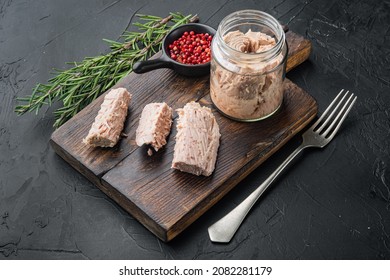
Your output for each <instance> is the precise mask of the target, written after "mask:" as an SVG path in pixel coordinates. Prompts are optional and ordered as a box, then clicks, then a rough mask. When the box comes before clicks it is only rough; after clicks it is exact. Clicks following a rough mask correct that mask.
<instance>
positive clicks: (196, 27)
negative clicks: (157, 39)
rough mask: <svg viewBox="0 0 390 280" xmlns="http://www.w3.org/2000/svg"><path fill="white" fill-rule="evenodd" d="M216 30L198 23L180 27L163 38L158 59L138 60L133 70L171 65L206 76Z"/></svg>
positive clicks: (177, 70)
mask: <svg viewBox="0 0 390 280" xmlns="http://www.w3.org/2000/svg"><path fill="white" fill-rule="evenodd" d="M215 33H216V30H215V29H214V28H212V27H210V26H208V25H205V24H200V23H189V24H184V25H182V26H179V27H177V28H175V29H173V30H172V31H171V32H170V33H168V35H167V36H166V37H165V38H164V40H163V43H162V54H161V56H160V57H159V58H157V59H151V60H147V61H140V62H137V63H135V64H134V66H133V71H134V72H135V73H138V74H141V73H146V72H149V71H152V70H155V69H159V68H170V69H173V70H174V71H176V72H177V73H178V74H180V75H184V76H192V77H196V76H203V75H207V74H209V73H210V59H211V48H210V46H211V41H212V39H213V37H214V35H215Z"/></svg>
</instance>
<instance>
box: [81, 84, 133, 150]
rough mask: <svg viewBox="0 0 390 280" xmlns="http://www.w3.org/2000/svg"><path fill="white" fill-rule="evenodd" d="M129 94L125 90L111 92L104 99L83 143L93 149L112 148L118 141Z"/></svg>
mask: <svg viewBox="0 0 390 280" xmlns="http://www.w3.org/2000/svg"><path fill="white" fill-rule="evenodd" d="M130 100H131V94H130V93H129V92H128V91H127V90H126V89H125V88H117V89H113V90H111V91H110V92H109V93H107V95H106V96H105V97H104V101H103V103H102V105H101V107H100V110H99V112H98V114H97V116H96V118H95V121H94V123H93V124H92V127H91V129H90V130H89V133H88V135H87V137H85V138H84V139H83V142H84V143H85V144H87V145H90V146H93V147H97V146H99V147H113V146H115V144H116V143H117V142H118V140H119V136H120V134H121V132H122V129H123V125H124V122H125V120H126V116H127V110H128V107H129V103H130Z"/></svg>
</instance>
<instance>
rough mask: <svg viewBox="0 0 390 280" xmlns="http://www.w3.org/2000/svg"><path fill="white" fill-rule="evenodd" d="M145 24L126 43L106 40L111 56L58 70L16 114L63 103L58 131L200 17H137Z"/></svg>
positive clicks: (127, 34)
mask: <svg viewBox="0 0 390 280" xmlns="http://www.w3.org/2000/svg"><path fill="white" fill-rule="evenodd" d="M137 16H138V17H139V18H140V20H141V21H142V23H134V26H136V27H138V29H139V31H138V32H135V31H131V32H128V31H126V32H124V33H123V35H122V38H123V42H117V41H112V40H108V39H104V41H105V42H106V43H108V44H109V45H110V48H111V52H109V53H107V54H104V55H99V56H96V57H86V58H84V60H82V61H81V62H71V63H69V64H70V65H72V68H70V69H67V70H58V69H55V70H54V71H55V72H54V74H55V76H54V77H53V78H51V79H50V80H49V81H48V83H46V84H41V83H39V84H37V85H36V86H35V88H34V90H33V92H32V94H31V95H30V96H27V97H22V98H18V102H19V103H22V104H18V105H17V106H16V107H15V112H16V113H17V114H19V115H22V114H24V113H26V112H34V111H35V113H36V114H37V113H38V112H39V110H40V109H41V108H42V106H43V105H48V106H51V105H52V103H53V102H56V101H61V102H62V105H63V106H62V107H61V108H59V109H57V110H55V111H54V115H55V122H54V127H56V128H58V127H59V126H61V125H62V124H64V123H65V122H66V121H67V120H69V119H70V118H71V117H73V116H74V115H76V114H77V113H78V112H79V111H80V110H82V109H83V108H84V107H85V106H87V105H88V104H90V103H91V102H92V101H93V100H95V99H96V98H97V97H98V96H99V95H100V94H101V93H103V92H105V91H106V90H108V89H109V88H111V87H112V86H113V85H115V84H116V83H117V82H118V81H119V80H120V79H121V78H123V77H125V76H126V75H128V74H129V73H130V72H131V71H132V67H133V64H134V63H135V62H137V61H139V60H145V59H147V58H148V57H150V56H152V55H153V54H155V53H156V52H158V51H159V50H160V49H161V42H162V41H163V39H164V37H165V36H166V34H167V33H168V32H169V31H171V30H172V29H173V28H175V27H177V26H179V25H182V24H185V23H188V22H195V21H197V20H198V18H197V16H194V17H192V16H191V15H187V16H184V15H181V14H180V13H171V14H170V15H169V16H167V17H165V18H161V17H157V16H151V15H137Z"/></svg>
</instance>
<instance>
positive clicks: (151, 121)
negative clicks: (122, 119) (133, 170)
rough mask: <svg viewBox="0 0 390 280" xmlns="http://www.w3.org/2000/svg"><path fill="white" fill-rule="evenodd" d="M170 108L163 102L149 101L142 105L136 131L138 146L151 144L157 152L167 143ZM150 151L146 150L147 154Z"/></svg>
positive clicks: (169, 128) (170, 115) (170, 120)
mask: <svg viewBox="0 0 390 280" xmlns="http://www.w3.org/2000/svg"><path fill="white" fill-rule="evenodd" d="M171 125H172V108H171V107H169V106H168V105H167V104H166V103H165V102H164V103H150V104H148V105H146V106H145V107H144V109H143V110H142V113H141V118H140V120H139V125H138V128H137V131H136V138H135V141H136V142H137V145H138V146H142V145H144V144H147V145H151V146H152V147H153V149H154V150H155V151H156V152H157V151H158V150H159V149H161V148H162V147H163V146H164V145H165V144H166V143H167V140H166V138H167V136H168V134H169V132H170V131H171ZM151 154H152V152H151V151H148V155H151Z"/></svg>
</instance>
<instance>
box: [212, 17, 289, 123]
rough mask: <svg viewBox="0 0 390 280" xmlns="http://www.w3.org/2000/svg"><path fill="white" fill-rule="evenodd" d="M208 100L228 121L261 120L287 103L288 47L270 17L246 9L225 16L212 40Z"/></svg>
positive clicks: (280, 27)
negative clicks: (284, 86) (285, 78)
mask: <svg viewBox="0 0 390 280" xmlns="http://www.w3.org/2000/svg"><path fill="white" fill-rule="evenodd" d="M211 51H212V55H211V56H212V59H211V72H210V96H211V100H212V102H213V103H214V105H215V106H216V107H217V109H218V110H219V111H220V112H222V113H223V114H224V115H225V116H227V117H229V118H232V119H235V120H239V121H258V120H261V119H264V118H267V117H269V116H271V115H272V114H273V113H275V112H276V111H277V110H278V108H279V107H280V106H281V104H282V102H283V80H284V77H285V71H286V60H287V52H288V50H287V43H286V40H285V35H284V31H283V28H282V26H281V25H280V23H279V22H278V21H277V20H276V19H275V18H274V17H272V16H271V15H269V14H267V13H264V12H261V11H256V10H243V11H237V12H234V13H232V14H230V15H228V16H227V17H225V18H224V19H223V20H222V21H221V23H220V24H219V26H218V30H217V33H216V35H215V36H214V39H213V41H212V48H211Z"/></svg>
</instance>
